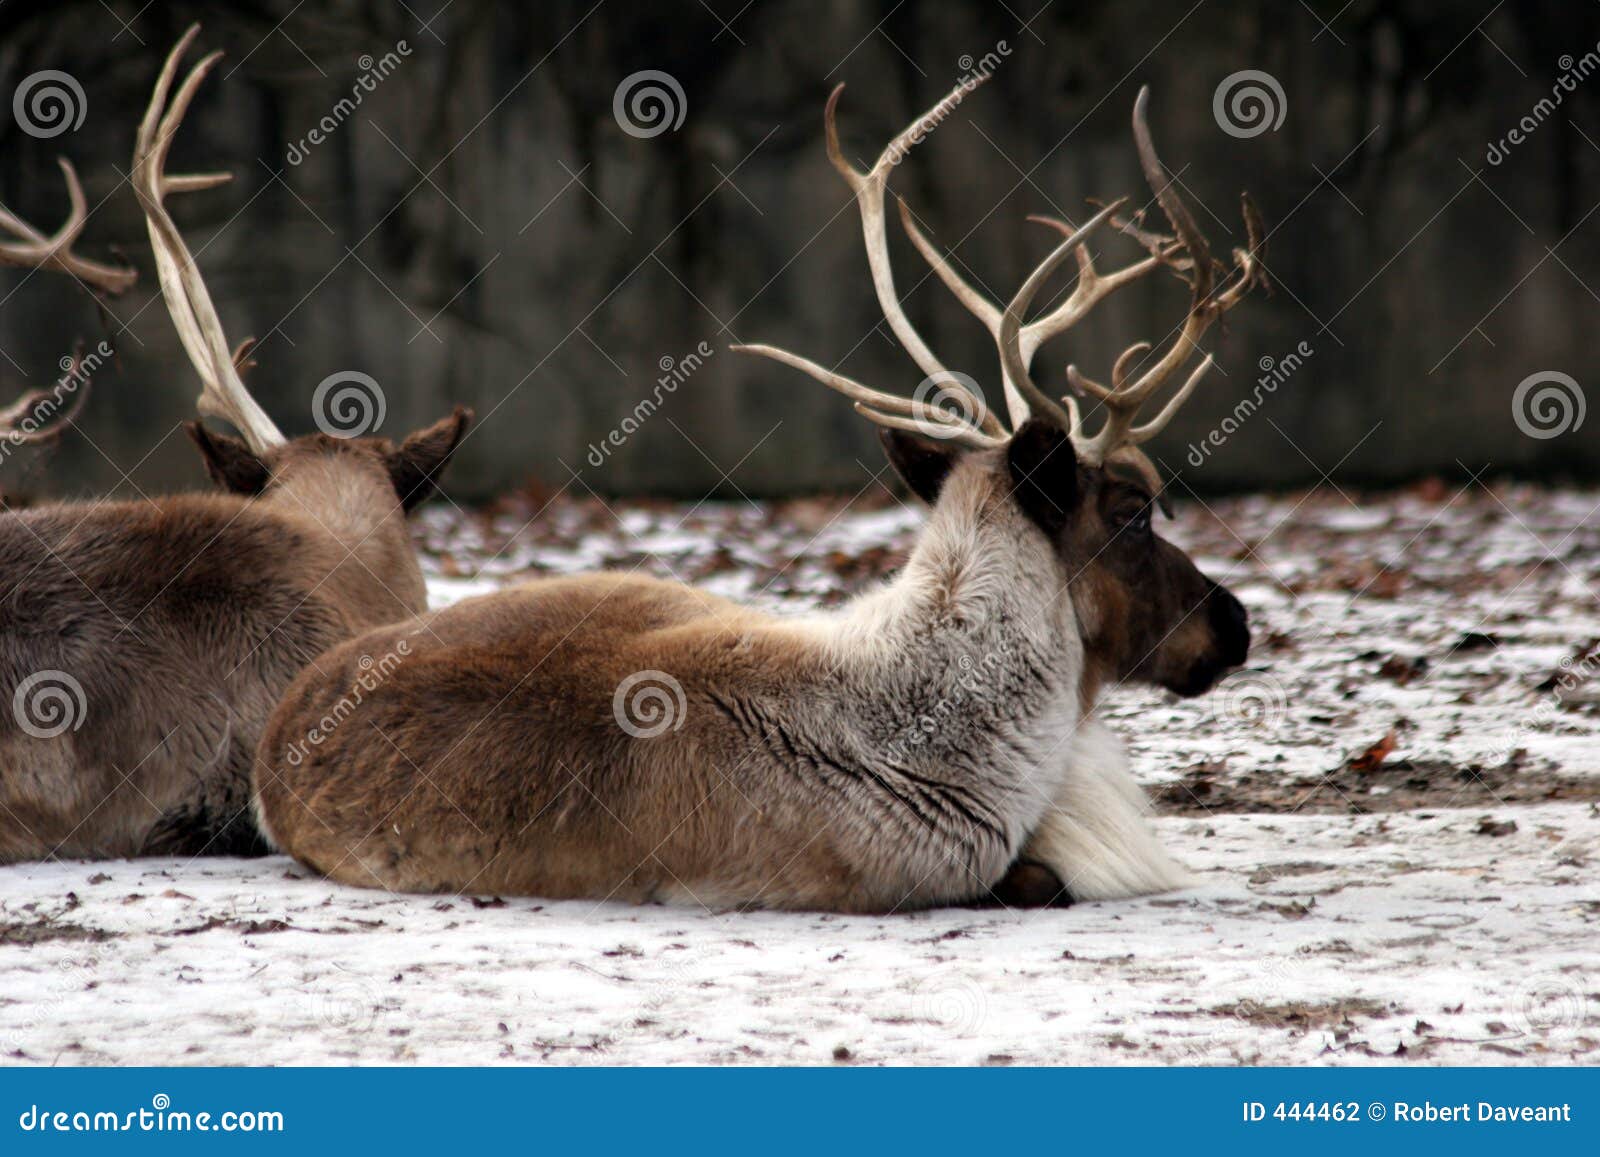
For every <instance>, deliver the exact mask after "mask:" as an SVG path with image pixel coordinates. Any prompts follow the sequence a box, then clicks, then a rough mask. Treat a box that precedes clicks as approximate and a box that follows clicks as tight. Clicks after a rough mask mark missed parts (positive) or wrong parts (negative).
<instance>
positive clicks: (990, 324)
mask: <svg viewBox="0 0 1600 1157" xmlns="http://www.w3.org/2000/svg"><path fill="white" fill-rule="evenodd" d="M1028 220H1030V221H1033V222H1036V223H1038V224H1041V225H1046V226H1048V227H1050V228H1052V229H1054V230H1056V231H1057V232H1058V233H1060V234H1061V235H1062V236H1063V237H1065V238H1068V239H1070V238H1071V237H1072V236H1073V235H1074V233H1076V232H1077V227H1076V226H1074V225H1072V224H1071V223H1070V222H1067V221H1063V220H1061V219H1059V218H1056V217H1038V216H1030V217H1029V218H1028ZM1108 220H1109V221H1110V222H1111V223H1112V224H1113V225H1116V223H1117V218H1116V217H1115V216H1114V215H1113V216H1111V217H1110V218H1108ZM900 223H901V225H902V226H903V227H904V228H905V231H906V235H907V236H908V237H910V238H911V243H912V245H914V246H916V249H917V252H918V253H920V254H922V257H923V259H924V260H925V261H927V263H928V265H929V267H930V268H932V270H933V271H934V273H935V274H937V275H938V277H939V280H940V281H942V282H944V284H945V286H946V287H947V288H948V289H949V290H950V292H951V293H953V294H954V295H955V297H956V299H957V300H958V301H960V302H961V304H962V305H963V306H965V307H966V309H967V311H968V312H969V313H971V314H972V315H973V316H974V317H976V318H977V319H978V320H979V321H980V322H982V323H983V325H984V328H986V329H987V330H988V331H989V334H990V336H991V337H993V338H994V339H995V345H996V348H997V349H998V348H1000V346H999V343H1000V323H1001V321H1002V319H1003V318H1004V311H1003V310H1002V309H1001V308H1000V307H999V306H998V305H996V304H995V303H994V302H992V301H990V300H989V299H988V298H986V297H985V296H984V295H983V294H982V293H980V292H979V291H978V290H977V289H975V288H974V287H973V286H972V285H971V284H970V283H968V282H967V281H966V279H965V278H963V277H962V276H961V275H960V274H959V273H957V272H956V271H955V269H954V267H952V266H951V264H950V262H949V260H948V259H947V258H946V257H945V256H944V255H943V254H941V253H940V252H939V251H938V250H937V249H936V248H935V247H934V245H933V243H932V242H931V241H929V240H928V238H927V236H926V235H925V234H924V233H923V232H922V230H921V229H920V228H918V226H917V223H916V220H915V219H914V218H913V217H912V214H911V210H910V208H909V207H908V206H907V205H906V202H905V200H904V198H902V199H901V200H900ZM1072 252H1073V254H1074V255H1075V256H1076V257H1077V260H1078V282H1077V284H1076V285H1075V286H1073V289H1072V292H1071V293H1070V294H1069V295H1068V296H1067V298H1066V299H1065V300H1064V301H1063V302H1062V303H1061V304H1060V305H1058V306H1056V308H1055V309H1053V310H1051V311H1050V312H1049V313H1047V314H1045V315H1044V316H1042V317H1039V318H1036V319H1035V320H1033V321H1031V322H1029V323H1028V324H1026V325H1024V326H1023V327H1022V328H1021V330H1020V332H1019V334H1018V338H1017V344H1018V351H1019V353H1020V355H1021V358H1022V365H1023V367H1024V368H1025V369H1031V367H1032V365H1033V357H1034V355H1035V354H1036V353H1037V352H1038V350H1039V347H1040V346H1042V345H1044V343H1045V342H1047V341H1049V340H1050V339H1051V338H1053V337H1056V336H1057V335H1059V334H1062V333H1065V332H1066V331H1067V330H1069V329H1071V328H1072V327H1073V326H1075V325H1076V324H1077V323H1078V322H1080V321H1082V320H1083V318H1084V316H1085V315H1087V314H1088V313H1089V312H1090V311H1091V310H1092V309H1094V307H1095V306H1096V305H1098V304H1099V303H1100V302H1101V301H1103V300H1105V298H1107V297H1108V296H1110V295H1111V294H1112V293H1114V292H1116V291H1117V290H1118V289H1120V288H1122V287H1123V286H1124V285H1127V284H1128V283H1129V282H1131V281H1135V280H1137V279H1138V278H1140V277H1143V276H1145V275H1146V274H1148V273H1149V272H1150V271H1151V270H1153V269H1156V268H1157V267H1158V266H1159V265H1160V264H1161V262H1160V259H1159V258H1157V257H1154V256H1151V257H1147V258H1144V259H1143V260H1141V261H1137V262H1134V263H1133V264H1132V265H1129V266H1127V267H1126V268H1123V269H1118V270H1115V271H1114V272H1112V273H1107V274H1102V273H1100V272H1099V271H1098V270H1097V269H1095V266H1094V258H1093V257H1092V256H1090V254H1089V249H1088V247H1087V246H1086V245H1079V246H1077V247H1076V248H1075V249H1073V251H1072ZM1001 354H1002V362H1001V378H1002V384H1003V385H1004V387H1005V394H1006V410H1007V413H1008V415H1009V417H1010V419H1011V424H1012V427H1013V428H1015V427H1016V426H1018V425H1020V424H1021V423H1022V422H1024V421H1026V420H1027V418H1028V413H1029V405H1028V403H1027V401H1026V399H1024V397H1023V395H1022V392H1021V391H1020V390H1019V389H1018V388H1017V385H1016V382H1015V381H1013V379H1012V376H1011V372H1010V370H1009V369H1007V368H1006V366H1005V364H1004V350H1001Z"/></svg>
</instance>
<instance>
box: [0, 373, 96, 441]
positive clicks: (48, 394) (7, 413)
mask: <svg viewBox="0 0 1600 1157" xmlns="http://www.w3.org/2000/svg"><path fill="white" fill-rule="evenodd" d="M64 364H65V367H66V372H65V374H64V375H63V376H62V378H61V379H60V380H59V381H58V383H57V388H56V390H55V391H54V392H52V391H50V390H29V391H28V392H27V393H25V394H23V395H22V396H21V397H19V398H17V400H16V401H14V402H12V403H11V404H10V405H9V406H6V407H5V408H4V409H0V441H5V442H9V443H11V445H13V446H39V445H43V444H44V443H47V442H54V441H55V440H56V439H57V438H59V437H61V432H62V431H63V430H65V429H66V428H67V427H68V426H71V425H72V424H73V423H74V422H75V421H77V418H78V414H79V413H80V412H81V411H82V410H83V407H84V403H86V402H87V401H88V400H89V379H88V377H87V376H80V374H79V365H80V359H79V355H78V354H71V355H68V357H67V358H66V359H65V361H64ZM68 379H77V385H76V386H75V387H74V389H73V397H72V404H71V405H70V406H68V407H67V409H66V411H65V412H58V413H54V414H52V413H50V412H48V411H46V412H45V413H44V414H43V415H42V416H41V413H40V412H41V411H42V410H46V407H49V409H51V410H57V411H59V410H60V406H61V390H62V389H63V388H64V387H65V385H66V382H67V380H68ZM30 418H31V419H33V420H34V424H35V425H34V428H33V429H29V428H28V426H27V423H28V420H29V419H30ZM51 419H53V420H51ZM46 422H48V425H46V424H45V423H46Z"/></svg>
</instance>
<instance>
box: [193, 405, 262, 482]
mask: <svg viewBox="0 0 1600 1157" xmlns="http://www.w3.org/2000/svg"><path fill="white" fill-rule="evenodd" d="M183 428H184V429H185V430H186V431H188V433H189V437H191V438H193V439H194V444H195V445H196V446H198V447H200V457H202V458H204V459H205V462H206V473H207V474H209V475H211V480H212V481H213V482H215V483H216V484H217V485H218V486H220V487H222V488H223V489H224V490H230V491H232V492H233V493H235V494H260V493H261V492H262V491H263V490H265V489H266V488H267V483H268V482H270V481H272V472H271V471H270V470H268V469H267V467H266V465H265V464H264V463H263V462H262V461H261V459H259V458H257V457H256V456H255V454H253V453H252V452H251V450H250V447H249V446H247V445H245V444H244V442H243V441H242V440H241V439H239V438H234V437H231V436H229V435H227V434H215V433H212V432H211V431H210V430H208V429H206V428H205V425H204V424H203V423H200V422H185V423H184V424H183Z"/></svg>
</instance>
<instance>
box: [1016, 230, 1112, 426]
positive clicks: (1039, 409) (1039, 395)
mask: <svg viewBox="0 0 1600 1157" xmlns="http://www.w3.org/2000/svg"><path fill="white" fill-rule="evenodd" d="M1122 204H1123V202H1122V201H1120V200H1118V201H1113V202H1112V203H1111V204H1110V205H1107V206H1106V207H1105V208H1104V209H1101V210H1100V212H1098V213H1096V214H1095V215H1094V216H1093V217H1091V218H1089V220H1088V221H1086V222H1084V224H1083V226H1082V228H1080V229H1078V230H1077V231H1076V232H1074V233H1073V234H1072V235H1071V236H1070V237H1068V238H1067V239H1066V240H1065V241H1063V242H1062V243H1061V244H1060V245H1058V246H1056V248H1055V250H1054V251H1053V252H1052V253H1051V254H1050V255H1049V256H1048V257H1046V258H1045V259H1044V260H1043V261H1041V262H1039V264H1038V266H1037V267H1036V268H1035V269H1034V271H1033V272H1032V273H1030V274H1029V275H1028V279H1027V280H1026V281H1024V282H1023V283H1022V286H1021V288H1019V289H1018V290H1017V292H1016V295H1015V296H1014V297H1012V299H1011V301H1010V303H1009V304H1008V305H1007V306H1006V308H1005V312H1004V313H1003V314H1001V316H1000V329H999V332H998V333H997V334H996V335H995V341H996V342H997V343H998V344H999V346H1000V364H1001V366H1002V367H1003V368H1004V370H1005V376H1006V379H1007V381H1009V382H1010V383H1011V385H1012V387H1013V389H1014V390H1015V392H1016V394H1017V395H1018V397H1019V399H1020V401H1021V403H1022V406H1023V407H1024V408H1023V410H1022V412H1021V414H1020V416H1019V415H1018V414H1013V415H1012V422H1013V425H1014V426H1016V425H1020V424H1021V422H1023V421H1026V420H1027V418H1028V417H1029V416H1030V415H1032V416H1035V417H1049V418H1053V419H1054V420H1055V421H1057V422H1059V423H1060V424H1061V426H1062V428H1063V429H1070V428H1071V425H1070V424H1071V417H1070V415H1069V414H1068V413H1067V411H1065V410H1063V409H1062V408H1061V406H1060V405H1059V404H1058V403H1057V402H1055V400H1054V399H1052V398H1050V397H1049V396H1048V395H1046V394H1045V392H1044V391H1043V390H1041V389H1040V388H1039V387H1038V386H1036V385H1034V384H1033V378H1031V377H1030V376H1029V375H1028V362H1029V361H1031V360H1032V356H1033V355H1032V351H1029V354H1028V356H1027V357H1024V356H1023V353H1022V315H1023V314H1024V313H1025V312H1027V309H1028V306H1029V305H1030V304H1032V302H1033V299H1034V296H1035V295H1036V294H1038V292H1039V289H1040V287H1041V286H1043V285H1044V283H1045V282H1046V281H1047V280H1048V279H1049V278H1050V276H1051V274H1053V273H1054V272H1055V271H1056V270H1057V269H1058V268H1059V267H1060V265H1061V263H1062V262H1063V261H1065V260H1066V259H1067V258H1068V257H1070V256H1071V255H1072V253H1073V252H1074V251H1075V250H1076V249H1078V248H1079V247H1081V246H1082V245H1083V243H1084V242H1085V241H1086V240H1087V239H1088V237H1089V235H1090V234H1091V233H1093V232H1094V231H1095V230H1096V229H1098V228H1099V227H1100V226H1101V225H1103V224H1104V223H1105V221H1106V218H1108V217H1110V216H1111V215H1112V214H1113V213H1114V212H1116V210H1117V209H1118V208H1120V207H1121V206H1122Z"/></svg>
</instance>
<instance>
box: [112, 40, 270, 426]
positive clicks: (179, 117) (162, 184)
mask: <svg viewBox="0 0 1600 1157" xmlns="http://www.w3.org/2000/svg"><path fill="white" fill-rule="evenodd" d="M199 32H200V26H199V25H198V24H193V25H190V27H189V30H188V31H187V32H185V33H184V34H183V38H182V39H180V40H179V41H178V43H177V45H176V46H175V47H174V48H173V50H172V52H171V53H170V54H169V55H168V56H167V60H166V63H165V64H164V65H163V66H162V68H161V75H160V76H159V77H158V78H157V80H156V85H155V91H154V92H153V93H152V94H151V97H150V106H149V108H148V109H146V111H145V114H144V119H143V120H142V121H141V122H140V124H139V136H138V141H137V143H136V144H135V146H134V153H133V188H134V192H135V193H136V194H137V195H138V198H139V203H140V205H141V206H142V207H143V209H144V214H145V222H146V226H147V228H148V230H149V233H150V246H151V249H152V250H153V251H154V253H155V259H156V272H157V274H158V275H159V278H160V281H161V295H162V297H164V298H165V299H166V303H167V311H168V313H170V314H171V315H172V324H173V326H174V328H176V329H177V331H178V337H179V339H180V340H181V341H182V342H183V348H184V350H185V352H187V353H188V355H189V361H190V362H191V363H193V365H194V368H195V371H196V372H197V373H198V374H199V375H200V381H201V391H200V398H199V402H198V404H197V409H198V410H199V411H200V413H201V414H204V415H207V416H209V417H214V418H221V419H223V420H224V421H227V422H230V423H232V424H233V425H234V426H235V427H237V428H238V430H239V432H240V433H241V434H243V435H244V438H245V441H246V442H247V443H248V444H249V446H250V448H251V449H252V450H254V451H255V452H257V453H262V452H264V451H266V450H270V449H271V448H272V447H274V446H279V445H282V444H283V442H284V441H285V439H284V436H283V434H282V433H281V432H280V431H279V430H278V428H277V426H275V425H274V424H273V422H272V419H270V418H268V417H267V415H266V412H265V411H264V410H262V409H261V407H260V406H259V405H258V404H257V403H256V400H255V399H254V398H252V397H251V396H250V393H249V391H248V390H246V389H245V386H244V381H243V380H242V379H241V378H240V376H239V370H238V368H236V366H235V364H234V358H233V355H232V354H231V353H230V352H229V349H228V342H227V337H226V335H225V334H224V332H223V328H222V320H221V318H220V317H219V316H218V314H217V309H216V306H215V305H213V304H212V301H211V295H210V294H209V293H208V292H207V290H206V285H205V281H204V280H202V278H201V277H200V273H199V270H198V269H197V267H196V266H195V261H194V256H193V255H192V254H191V253H190V252H189V247H188V245H187V244H185V243H184V240H183V236H182V234H180V233H179V232H178V227H177V225H176V224H174V223H173V220H172V217H171V215H170V214H168V212H167V209H166V204H165V197H166V195H167V194H168V193H186V192H191V191H193V190H197V189H210V188H214V187H216V186H217V185H220V184H223V183H224V182H226V181H229V180H231V179H232V175H231V174H229V173H196V174H184V175H174V176H168V175H167V173H166V162H167V152H168V150H169V149H170V148H171V146H172V138H173V137H174V135H175V134H176V133H177V131H178V126H179V125H181V124H182V123H183V117H184V114H185V113H186V112H188V109H189V104H190V102H192V101H193V100H194V97H195V93H196V92H198V91H199V88H200V85H201V84H202V82H204V80H205V78H206V76H207V74H208V73H210V71H211V70H212V68H214V67H215V66H216V63H217V61H218V60H220V59H221V58H222V53H221V52H213V53H211V54H209V55H207V56H205V57H203V58H202V59H201V60H200V62H199V63H198V64H196V65H195V66H194V67H193V68H192V69H190V71H189V74H188V76H186V77H185V78H184V80H183V83H182V84H181V85H179V86H178V91H177V92H176V93H175V94H173V95H172V100H171V103H170V104H169V103H168V100H167V97H168V94H169V93H171V91H172V82H173V80H174V78H175V77H176V76H177V73H178V67H179V65H180V63H181V62H182V59H183V54H184V53H185V51H187V50H188V48H189V45H190V44H191V43H193V41H194V38H195V37H196V36H197V35H198V34H199Z"/></svg>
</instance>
